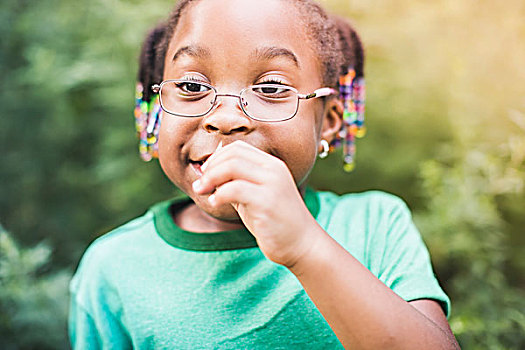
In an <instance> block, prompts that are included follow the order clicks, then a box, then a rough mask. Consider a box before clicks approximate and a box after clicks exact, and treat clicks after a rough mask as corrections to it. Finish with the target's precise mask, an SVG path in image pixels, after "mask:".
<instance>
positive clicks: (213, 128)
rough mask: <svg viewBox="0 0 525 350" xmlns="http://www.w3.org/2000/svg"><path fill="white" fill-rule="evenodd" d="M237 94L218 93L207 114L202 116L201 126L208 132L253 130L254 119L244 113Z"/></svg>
mask: <svg viewBox="0 0 525 350" xmlns="http://www.w3.org/2000/svg"><path fill="white" fill-rule="evenodd" d="M240 103H242V102H241V101H240V99H239V97H238V96H235V95H226V94H224V95H220V96H217V102H216V104H215V106H214V107H213V109H212V110H211V111H210V113H209V114H208V115H206V116H205V117H204V120H203V127H204V129H205V130H206V131H207V132H209V133H212V132H218V133H221V134H223V135H231V134H242V133H245V134H247V133H249V132H251V131H252V130H253V127H254V121H253V120H251V119H250V118H249V117H248V116H247V115H246V114H244V112H243V110H242V108H241V106H240Z"/></svg>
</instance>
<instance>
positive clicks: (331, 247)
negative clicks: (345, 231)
mask: <svg viewBox="0 0 525 350" xmlns="http://www.w3.org/2000/svg"><path fill="white" fill-rule="evenodd" d="M315 230H317V231H318V232H315V233H312V234H311V237H315V239H316V244H314V245H312V246H313V247H315V248H313V249H311V250H310V251H309V252H308V253H307V254H304V255H303V256H302V257H300V259H298V260H297V263H296V264H294V266H292V267H290V271H291V272H293V273H294V274H295V275H296V276H297V278H298V279H299V281H300V282H301V284H302V285H303V287H304V289H305V290H306V292H307V293H308V295H309V296H310V298H311V299H312V301H313V302H314V303H315V305H316V306H317V308H318V309H319V311H320V312H321V313H322V314H323V316H324V318H325V319H326V321H327V322H328V323H329V325H330V326H331V328H332V330H333V331H334V332H335V334H336V335H337V337H338V338H339V340H340V341H341V343H342V344H343V345H344V347H345V348H347V349H396V348H398V349H423V348H424V349H456V348H457V343H456V342H455V339H454V338H453V336H452V335H451V334H447V332H446V331H445V330H442V329H441V328H440V327H438V326H437V325H436V324H435V323H434V322H432V321H431V320H430V319H428V318H427V317H426V316H425V315H423V314H422V313H420V312H419V311H418V310H416V309H415V308H414V307H412V306H411V305H410V304H409V303H407V302H406V301H404V300H403V299H401V298H400V297H399V296H398V295H397V294H395V293H394V292H393V291H392V290H390V289H389V288H388V287H387V286H385V285H384V284H383V283H382V282H381V281H379V279H377V278H376V277H375V276H374V275H373V274H372V273H371V272H370V271H369V270H367V269H366V268H365V267H364V266H363V265H362V264H361V263H360V262H359V261H358V260H357V259H355V258H354V257H353V256H352V255H351V254H350V253H348V252H347V251H346V250H345V249H344V248H343V247H341V246H340V245H339V244H338V243H337V242H335V241H334V240H333V239H332V238H331V237H330V236H328V234H326V233H325V232H324V231H322V229H321V228H320V227H318V226H317V227H316V228H315Z"/></svg>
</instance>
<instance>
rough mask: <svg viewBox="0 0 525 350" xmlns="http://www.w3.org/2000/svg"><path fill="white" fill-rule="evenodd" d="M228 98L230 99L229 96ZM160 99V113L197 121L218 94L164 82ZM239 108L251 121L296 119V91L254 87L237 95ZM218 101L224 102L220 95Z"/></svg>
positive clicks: (198, 85)
mask: <svg viewBox="0 0 525 350" xmlns="http://www.w3.org/2000/svg"><path fill="white" fill-rule="evenodd" d="M228 96H230V95H228ZM160 97H161V103H162V107H163V109H165V110H166V111H167V112H168V113H171V114H174V115H178V116H183V117H198V116H203V115H205V114H206V113H208V112H209V111H210V110H211V109H212V108H213V105H214V104H215V101H216V98H217V93H216V91H215V89H214V88H213V87H211V85H207V84H202V83H198V82H192V81H166V82H164V83H163V84H162V87H161V90H160ZM239 97H240V99H241V107H242V109H243V110H244V112H245V113H246V114H247V115H248V116H250V117H251V118H253V119H256V120H262V121H277V120H286V119H289V118H291V117H293V116H294V115H295V113H296V112H297V107H298V104H299V99H298V96H297V91H296V90H295V89H293V88H291V87H287V86H284V85H274V84H264V85H253V86H250V87H248V88H246V89H244V90H243V91H242V92H241V93H240V96H239ZM219 98H225V97H224V96H221V95H219Z"/></svg>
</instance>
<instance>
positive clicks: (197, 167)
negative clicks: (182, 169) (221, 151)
mask: <svg viewBox="0 0 525 350" xmlns="http://www.w3.org/2000/svg"><path fill="white" fill-rule="evenodd" d="M210 155H211V154H210ZM210 155H207V156H205V157H203V158H202V159H200V160H192V159H190V166H191V168H192V169H193V171H194V172H195V174H197V176H198V177H201V176H202V170H201V167H202V165H203V164H204V162H205V161H206V160H207V159H208V158H209V157H210Z"/></svg>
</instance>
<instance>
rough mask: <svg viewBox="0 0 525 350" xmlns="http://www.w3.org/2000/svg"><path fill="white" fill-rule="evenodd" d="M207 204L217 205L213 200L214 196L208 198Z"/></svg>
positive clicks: (215, 200)
mask: <svg viewBox="0 0 525 350" xmlns="http://www.w3.org/2000/svg"><path fill="white" fill-rule="evenodd" d="M208 202H210V204H211V205H213V206H215V204H216V203H217V199H216V198H215V195H214V194H212V195H211V196H209V197H208Z"/></svg>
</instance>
